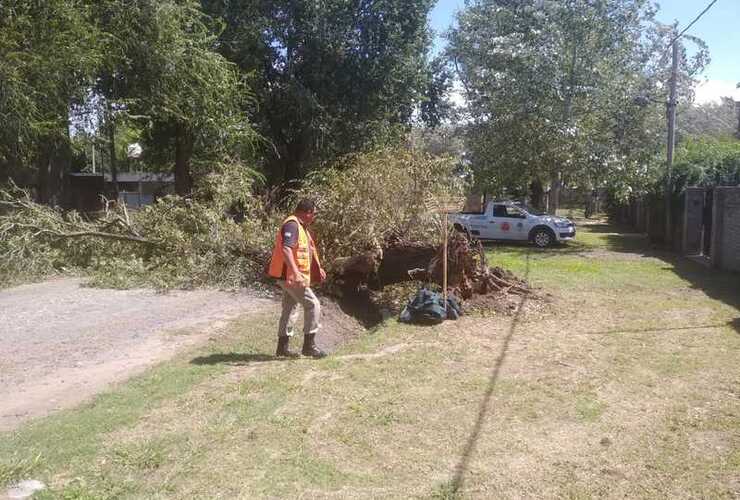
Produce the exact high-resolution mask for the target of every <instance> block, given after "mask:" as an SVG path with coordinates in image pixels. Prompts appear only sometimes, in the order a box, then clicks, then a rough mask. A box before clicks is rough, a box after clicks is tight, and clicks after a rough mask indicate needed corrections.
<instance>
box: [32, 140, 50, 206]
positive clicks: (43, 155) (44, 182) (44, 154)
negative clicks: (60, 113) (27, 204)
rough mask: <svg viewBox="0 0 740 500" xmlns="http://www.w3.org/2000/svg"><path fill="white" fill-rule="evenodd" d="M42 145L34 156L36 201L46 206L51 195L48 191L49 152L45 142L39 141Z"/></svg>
mask: <svg viewBox="0 0 740 500" xmlns="http://www.w3.org/2000/svg"><path fill="white" fill-rule="evenodd" d="M41 143H42V144H43V145H42V146H41V147H40V148H39V152H38V154H37V156H36V170H37V172H38V173H37V178H36V179H37V180H36V201H37V202H39V203H41V204H43V205H46V204H48V203H49V200H50V199H51V193H50V189H49V170H50V165H49V162H50V156H51V155H50V151H49V149H50V148H49V146H48V143H47V142H46V141H43V140H42V141H41Z"/></svg>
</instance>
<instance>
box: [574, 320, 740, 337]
mask: <svg viewBox="0 0 740 500" xmlns="http://www.w3.org/2000/svg"><path fill="white" fill-rule="evenodd" d="M735 321H740V318H738V320H735ZM727 325H730V326H732V322H728V323H717V324H713V325H698V326H680V327H678V328H633V329H621V328H618V329H616V330H603V331H596V332H583V333H581V334H580V335H620V334H629V333H639V334H643V333H665V332H680V331H682V330H707V329H711V328H723V327H725V326H727ZM738 328H740V324H738Z"/></svg>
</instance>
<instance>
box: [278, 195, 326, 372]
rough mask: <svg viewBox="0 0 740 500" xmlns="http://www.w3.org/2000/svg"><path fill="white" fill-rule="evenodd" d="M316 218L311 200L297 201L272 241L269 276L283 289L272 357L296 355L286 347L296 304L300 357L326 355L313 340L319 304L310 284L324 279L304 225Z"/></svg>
mask: <svg viewBox="0 0 740 500" xmlns="http://www.w3.org/2000/svg"><path fill="white" fill-rule="evenodd" d="M315 217H316V205H315V203H314V202H313V201H312V200H308V199H304V200H301V201H300V202H299V203H298V205H297V206H296V209H295V212H294V214H293V215H291V216H290V217H288V218H286V219H285V220H284V221H283V224H282V226H281V227H280V229H279V230H278V233H277V236H276V238H275V248H274V249H273V251H272V260H271V261H270V269H269V273H268V274H269V275H270V276H272V277H273V278H277V283H278V285H279V286H280V288H282V289H283V310H282V314H281V315H280V323H279V325H278V345H277V351H276V352H275V355H276V356H280V357H289V358H294V357H297V356H298V354H297V353H295V352H293V351H291V350H290V349H289V348H288V345H289V342H290V337H292V336H293V326H294V324H295V321H296V319H297V313H298V311H297V309H296V304H301V306H302V307H303V313H304V320H303V334H304V337H303V349H302V351H301V353H302V354H303V355H304V356H311V357H313V358H323V357H324V356H326V353H325V352H323V351H322V350H321V349H319V348H318V347H317V346H316V343H315V337H316V333H317V332H318V330H319V320H320V317H321V305H320V304H319V299H318V298H317V297H316V294H314V293H313V290H311V285H312V284H313V283H315V282H318V281H324V280H325V279H326V273H325V272H324V270H323V269H322V268H321V263H320V261H319V254H318V252H317V251H316V245H315V244H314V241H313V238H312V237H311V234H310V233H309V232H308V226H310V225H311V223H312V222H313V220H314V218H315Z"/></svg>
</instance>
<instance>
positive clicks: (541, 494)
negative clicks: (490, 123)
mask: <svg viewBox="0 0 740 500" xmlns="http://www.w3.org/2000/svg"><path fill="white" fill-rule="evenodd" d="M619 234H620V233H618V232H617V231H616V230H615V229H614V228H611V227H608V226H602V225H599V226H596V227H594V228H593V231H590V228H589V227H583V228H581V232H580V234H579V242H578V244H577V245H574V246H572V247H571V246H568V247H564V248H554V249H550V250H546V251H536V250H534V249H529V248H527V247H516V246H497V247H495V248H491V249H489V256H490V257H491V263H492V264H496V265H502V266H504V267H508V268H511V269H512V270H514V271H515V272H517V273H518V274H519V275H522V276H524V275H526V276H527V278H528V279H529V280H531V281H532V282H533V283H534V284H536V285H537V286H540V287H542V291H541V292H542V293H549V294H551V296H550V299H549V301H547V302H538V301H533V302H532V303H531V304H529V305H528V306H527V307H530V306H532V307H534V309H533V312H531V313H525V314H524V315H522V316H521V317H516V316H510V317H504V316H496V315H494V316H490V317H485V318H480V317H465V318H463V319H462V320H460V321H458V322H447V323H444V324H443V325H439V326H435V327H424V328H421V327H412V326H407V325H401V324H397V323H395V322H390V323H388V324H386V325H384V326H383V327H381V328H379V329H377V330H376V331H374V332H373V333H369V334H366V335H364V336H362V337H360V338H358V339H356V340H353V341H351V342H349V343H348V344H346V345H344V346H343V347H342V348H341V349H340V351H339V352H338V353H336V354H335V355H334V356H331V357H329V358H327V359H324V360H320V361H314V360H299V361H270V357H269V355H267V353H269V352H271V350H272V349H273V348H274V346H273V340H274V339H273V335H274V323H275V321H276V318H274V317H271V316H257V317H246V318H243V319H241V320H239V321H237V322H234V323H233V324H232V325H231V326H230V327H229V329H228V332H227V333H226V334H225V335H224V336H222V337H220V338H219V340H218V341H216V342H212V343H210V344H209V345H208V346H204V347H202V348H200V349H198V350H196V351H194V352H188V353H183V354H181V355H179V356H178V357H177V358H176V359H175V360H173V361H171V362H168V363H164V364H161V365H159V366H157V367H155V368H153V369H151V370H149V371H148V372H147V373H146V374H144V375H142V376H139V377H136V378H135V379H133V380H131V381H130V382H128V383H127V384H125V385H122V386H120V387H118V388H115V389H113V390H111V391H110V392H108V393H105V394H103V395H101V396H99V397H98V398H96V399H95V400H94V401H93V402H91V403H90V404H87V405H84V406H82V407H80V408H78V409H76V410H72V411H67V412H63V413H61V414H58V415H54V416H52V417H49V418H46V419H41V420H38V421H36V422H32V423H30V424H28V425H26V426H25V427H23V428H21V429H19V430H18V431H17V432H15V433H6V434H3V435H0V482H2V484H9V483H11V482H13V481H15V480H18V479H25V478H35V479H40V480H43V481H44V482H46V483H47V484H48V485H49V489H48V490H46V491H45V492H42V493H40V494H38V495H37V498H96V499H99V498H294V497H300V496H303V497H310V498H327V497H338V498H379V497H382V498H449V499H452V498H604V497H606V498H625V497H626V498H673V497H679V498H680V497H696V498H732V497H733V496H736V495H737V493H738V491H737V487H738V486H737V484H738V483H737V477H740V458H739V456H738V454H737V451H736V450H737V449H738V448H740V413H739V412H738V411H737V396H738V386H737V381H738V380H740V368H739V367H738V363H737V359H738V354H740V335H738V332H737V331H736V329H735V327H734V326H733V325H734V324H735V323H734V322H736V321H737V318H738V317H739V316H740V314H738V310H737V306H738V304H739V303H740V302H739V301H740V293H738V290H737V287H736V284H737V281H735V279H736V278H737V276H733V275H727V276H726V275H722V274H719V273H715V272H712V271H709V270H703V269H701V268H698V267H694V266H693V264H691V265H689V264H690V263H686V262H684V261H681V260H677V259H674V258H673V257H671V256H669V255H662V254H659V253H655V252H654V251H653V250H651V249H650V248H649V247H648V246H646V245H645V244H644V241H643V244H642V246H641V247H640V248H639V251H629V250H627V249H626V247H627V246H629V245H631V244H635V245H636V244H637V243H635V241H637V238H638V237H636V236H632V235H623V236H620V235H619ZM619 238H623V239H626V240H630V243H629V244H620V243H619V241H618V239H619ZM633 240H634V241H633Z"/></svg>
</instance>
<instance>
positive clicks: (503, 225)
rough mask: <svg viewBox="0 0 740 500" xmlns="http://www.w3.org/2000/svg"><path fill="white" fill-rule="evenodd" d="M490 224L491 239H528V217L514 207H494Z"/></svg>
mask: <svg viewBox="0 0 740 500" xmlns="http://www.w3.org/2000/svg"><path fill="white" fill-rule="evenodd" d="M490 222H491V223H490V224H489V226H490V231H491V234H492V236H490V238H491V239H496V240H526V239H527V233H528V230H527V227H528V224H527V215H526V214H525V213H524V212H523V211H522V210H520V209H518V208H517V207H515V206H513V205H494V206H493V217H491V221H490Z"/></svg>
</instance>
